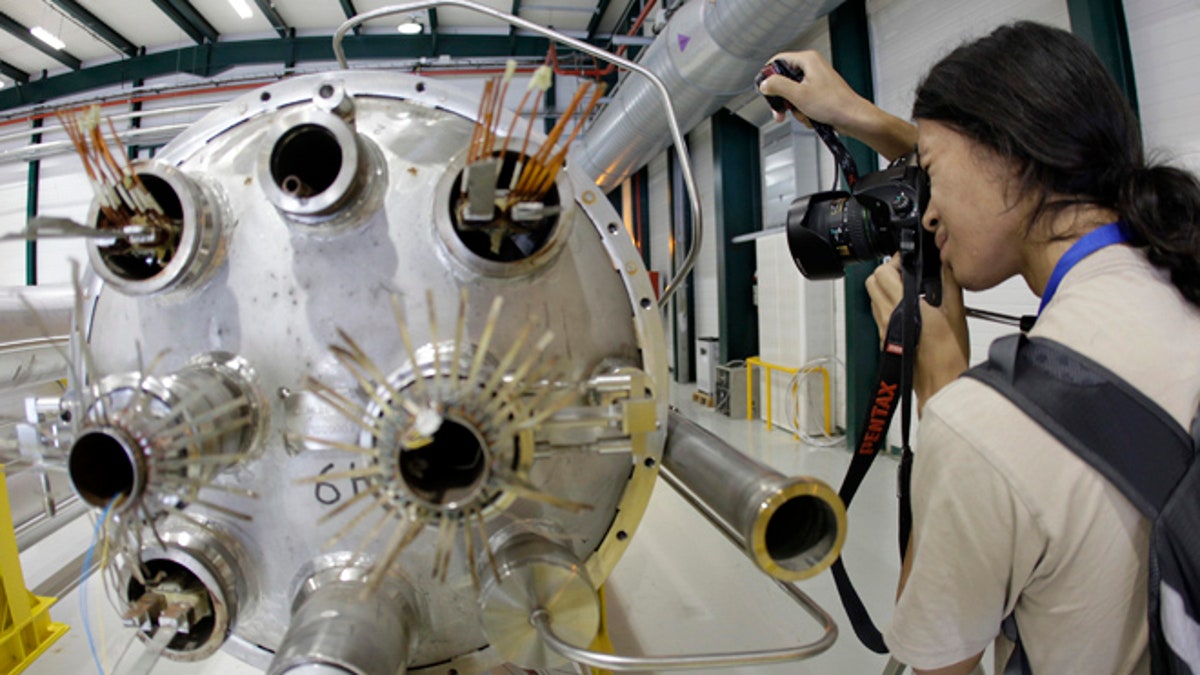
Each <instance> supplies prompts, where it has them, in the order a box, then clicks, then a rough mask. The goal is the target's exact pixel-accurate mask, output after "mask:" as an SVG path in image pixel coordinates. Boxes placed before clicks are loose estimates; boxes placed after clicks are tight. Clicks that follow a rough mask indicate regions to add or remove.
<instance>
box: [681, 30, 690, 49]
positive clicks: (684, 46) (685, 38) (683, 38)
mask: <svg viewBox="0 0 1200 675" xmlns="http://www.w3.org/2000/svg"><path fill="white" fill-rule="evenodd" d="M691 41H692V38H690V37H688V36H686V35H684V34H682V33H680V34H679V51H683V50H685V49H687V46H688V43H689V42H691Z"/></svg>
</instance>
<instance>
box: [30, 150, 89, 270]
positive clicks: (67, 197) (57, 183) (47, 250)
mask: <svg viewBox="0 0 1200 675" xmlns="http://www.w3.org/2000/svg"><path fill="white" fill-rule="evenodd" d="M41 164H42V166H41V184H40V185H39V187H38V215H43V216H61V217H63V218H70V219H72V220H74V221H75V222H77V223H82V222H84V221H86V220H87V215H88V208H89V207H90V206H91V204H92V188H91V184H90V183H89V182H88V180H87V177H86V176H85V175H84V173H83V164H82V162H81V161H80V159H79V157H78V156H76V155H75V154H66V155H55V156H53V157H47V158H46V159H43V160H42V161H41ZM71 259H74V260H76V261H78V262H79V265H80V266H81V269H82V267H84V266H86V265H87V249H86V248H85V247H84V244H83V241H82V240H79V239H47V240H42V241H39V242H38V283H39V284H55V283H65V282H68V281H71V263H70V260H71Z"/></svg>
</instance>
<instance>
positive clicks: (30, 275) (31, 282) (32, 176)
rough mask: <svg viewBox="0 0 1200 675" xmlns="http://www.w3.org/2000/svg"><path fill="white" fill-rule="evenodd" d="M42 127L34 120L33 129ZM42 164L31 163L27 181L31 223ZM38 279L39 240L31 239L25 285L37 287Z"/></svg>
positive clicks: (27, 245)
mask: <svg viewBox="0 0 1200 675" xmlns="http://www.w3.org/2000/svg"><path fill="white" fill-rule="evenodd" d="M41 126H42V120H41V118H38V119H35V120H33V128H34V129H38V128H41ZM41 142H42V135H41V134H34V135H33V143H34V144H35V145H36V144H38V143H41ZM41 171H42V169H41V162H39V161H38V160H36V159H35V160H33V161H32V162H30V163H29V175H28V177H27V178H26V180H25V220H26V221H29V220H32V219H33V218H35V217H36V216H37V214H38V185H39V182H40V177H41ZM37 277H38V269H37V240H36V239H31V240H29V241H26V242H25V285H26V286H36V285H37Z"/></svg>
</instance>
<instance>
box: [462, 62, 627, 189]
mask: <svg viewBox="0 0 1200 675" xmlns="http://www.w3.org/2000/svg"><path fill="white" fill-rule="evenodd" d="M514 69H515V63H514V62H509V69H508V70H506V72H505V74H504V77H503V78H499V77H494V78H491V79H489V80H488V81H487V82H486V83H485V84H484V88H483V96H482V97H481V99H480V101H479V112H478V115H477V116H476V122H475V128H474V130H473V132H472V134H471V142H470V145H469V146H468V151H467V164H473V163H476V162H481V161H484V160H487V159H491V158H493V157H495V156H496V154H497V153H496V151H495V150H494V148H495V142H496V136H497V132H498V127H499V124H500V115H501V107H502V105H503V103H504V97H505V95H506V94H507V92H508V84H509V81H510V80H511V77H512V71H513V70H514ZM551 76H552V71H551V70H550V68H549V66H542V67H540V68H538V69H537V71H536V72H535V73H534V75H533V77H532V78H531V80H530V83H529V86H528V88H527V89H526V90H525V94H524V96H522V97H521V102H520V104H519V105H518V106H517V112H516V115H515V116H514V117H513V119H512V121H511V122H510V123H509V127H508V133H507V134H506V135H505V137H504V143H503V145H502V146H501V147H500V149H499V157H500V159H501V161H504V159H505V157H506V155H507V153H508V145H509V143H510V142H511V141H512V138H513V135H514V132H515V131H516V127H517V122H518V121H519V120H520V119H521V117H522V115H523V114H524V112H525V106H526V104H527V103H528V102H529V99H530V97H531V96H532V98H533V107H532V110H531V111H530V113H529V118H528V122H527V124H526V128H525V137H524V139H523V140H522V142H521V150H520V152H519V153H517V159H516V162H515V164H514V166H513V171H512V177H511V181H510V183H509V185H508V186H507V187H508V188H509V194H508V198H507V202H506V208H511V207H512V206H513V205H514V204H517V203H519V202H527V201H539V200H541V199H542V198H543V197H544V196H545V195H546V193H547V192H548V191H549V190H550V188H551V187H552V186H553V185H554V181H555V179H556V178H557V177H558V172H559V171H560V170H561V169H562V166H563V163H564V162H565V161H566V157H567V151H568V150H569V149H570V147H571V143H572V142H573V141H574V140H575V138H576V137H577V136H578V135H579V132H580V131H581V130H582V129H583V124H584V122H585V121H586V120H587V118H588V116H589V115H591V113H592V111H593V110H594V109H595V107H596V104H597V103H598V102H599V101H600V97H601V96H603V95H604V91H605V85H604V84H603V83H598V84H595V83H593V82H591V81H590V80H589V81H585V82H584V83H583V86H581V87H579V88H578V89H576V90H575V95H574V96H573V97H572V98H571V102H570V104H569V105H568V106H567V108H566V109H565V110H564V111H563V113H562V115H561V116H560V117H559V118H558V121H557V122H556V123H555V125H554V127H553V128H552V129H551V130H550V132H549V133H548V134H547V136H546V142H545V143H543V144H542V146H541V147H540V148H539V149H538V150H537V151H536V152H535V153H534V154H533V155H532V156H530V155H529V154H528V150H529V138H530V136H531V135H532V132H533V122H534V120H535V119H536V118H537V113H538V105H539V104H540V102H541V96H540V93H541V92H543V91H545V90H547V89H548V88H549V87H550V78H551ZM535 91H536V92H538V94H539V95H534V92H535ZM589 91H591V97H590V98H589V99H588V102H587V105H586V106H584V107H583V110H582V112H580V113H579V115H578V119H577V120H576V122H575V126H574V128H573V129H572V130H571V132H570V134H569V135H568V136H567V139H566V141H565V142H564V143H563V146H562V148H561V149H560V150H558V151H557V152H555V151H554V149H555V146H556V145H557V144H558V142H559V140H560V139H561V138H562V136H563V134H564V133H565V132H566V129H567V125H568V123H569V121H570V119H571V118H572V117H575V116H576V111H577V110H578V109H579V107H580V104H581V103H582V102H583V100H584V97H585V96H587V94H588V92H589Z"/></svg>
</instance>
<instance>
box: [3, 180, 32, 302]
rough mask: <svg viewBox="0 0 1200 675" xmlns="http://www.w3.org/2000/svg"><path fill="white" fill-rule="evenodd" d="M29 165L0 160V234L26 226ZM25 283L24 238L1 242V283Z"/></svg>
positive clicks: (19, 229)
mask: <svg viewBox="0 0 1200 675" xmlns="http://www.w3.org/2000/svg"><path fill="white" fill-rule="evenodd" d="M28 171H29V169H28V167H27V165H26V164H25V163H24V162H13V163H9V164H0V236H4V235H9V234H18V233H20V232H21V231H22V230H24V229H25V201H26V196H25V185H26V176H27V175H28ZM24 284H25V242H24V241H5V242H0V287H2V286H22V285H24Z"/></svg>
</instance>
